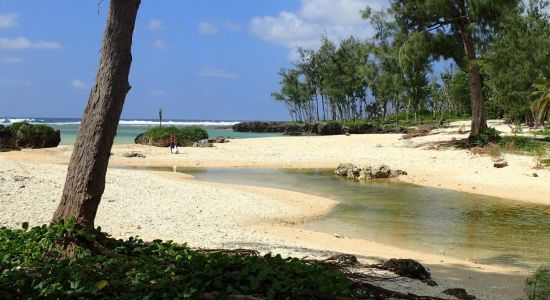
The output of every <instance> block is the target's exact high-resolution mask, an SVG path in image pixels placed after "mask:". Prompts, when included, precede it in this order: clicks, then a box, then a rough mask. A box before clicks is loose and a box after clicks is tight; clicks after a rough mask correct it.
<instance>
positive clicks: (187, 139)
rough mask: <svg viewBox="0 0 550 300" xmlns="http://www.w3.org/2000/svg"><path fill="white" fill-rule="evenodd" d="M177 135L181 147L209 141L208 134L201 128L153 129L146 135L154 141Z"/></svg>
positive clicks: (170, 127)
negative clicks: (204, 140)
mask: <svg viewBox="0 0 550 300" xmlns="http://www.w3.org/2000/svg"><path fill="white" fill-rule="evenodd" d="M172 134H175V135H176V138H177V140H178V144H180V145H184V146H187V145H190V144H193V143H194V142H196V141H199V140H203V139H207V138H208V132H207V131H206V130H205V129H204V128H201V127H199V126H186V127H180V128H178V127H175V126H165V127H153V128H150V129H149V130H147V131H146V132H145V133H144V135H145V136H146V137H148V138H151V139H154V140H168V139H169V138H170V135H172Z"/></svg>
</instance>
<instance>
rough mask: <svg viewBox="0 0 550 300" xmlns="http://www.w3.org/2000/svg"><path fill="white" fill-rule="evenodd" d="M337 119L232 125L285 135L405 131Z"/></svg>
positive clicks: (248, 129) (244, 130) (243, 128)
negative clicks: (346, 123) (346, 122)
mask: <svg viewBox="0 0 550 300" xmlns="http://www.w3.org/2000/svg"><path fill="white" fill-rule="evenodd" d="M342 124H345V123H342V122H338V121H323V122H309V123H293V122H260V121H252V122H241V123H237V124H235V125H233V127H232V129H233V131H235V132H257V133H266V132H268V133H284V134H287V135H300V134H302V135H303V134H317V135H339V134H346V133H350V134H369V133H370V134H375V133H406V132H407V129H406V128H404V127H381V126H378V125H375V124H372V123H366V122H359V123H355V124H352V125H349V126H344V125H342Z"/></svg>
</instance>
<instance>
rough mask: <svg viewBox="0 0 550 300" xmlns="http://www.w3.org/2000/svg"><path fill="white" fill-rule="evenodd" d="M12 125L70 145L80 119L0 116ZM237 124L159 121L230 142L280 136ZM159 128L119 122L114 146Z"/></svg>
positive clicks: (143, 121)
mask: <svg viewBox="0 0 550 300" xmlns="http://www.w3.org/2000/svg"><path fill="white" fill-rule="evenodd" d="M15 122H29V123H32V124H44V125H48V126H51V127H53V128H54V129H56V130H59V131H60V133H61V143H60V145H72V144H74V142H75V141H76V135H77V133H78V129H79V127H80V119H75V118H6V117H0V125H4V126H9V125H10V124H13V123H15ZM236 123H239V121H224V120H163V121H162V125H163V126H177V127H182V126H191V125H195V126H201V127H203V128H205V129H206V131H207V132H208V136H209V137H217V136H223V137H228V138H232V139H240V138H259V137H273V136H280V135H281V134H278V133H248V132H234V131H233V130H231V126H233V125H234V124H236ZM155 126H159V122H158V120H146V119H126V120H120V122H119V124H118V128H117V134H116V137H115V141H114V143H115V144H133V143H134V139H135V138H136V136H137V135H138V134H140V133H143V132H145V131H146V130H147V129H149V128H151V127H155Z"/></svg>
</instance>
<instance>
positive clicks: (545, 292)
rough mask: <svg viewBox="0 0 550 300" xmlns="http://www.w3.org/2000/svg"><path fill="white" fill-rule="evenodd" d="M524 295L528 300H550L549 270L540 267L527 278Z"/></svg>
mask: <svg viewBox="0 0 550 300" xmlns="http://www.w3.org/2000/svg"><path fill="white" fill-rule="evenodd" d="M525 294H526V297H527V299H528V300H543V299H550V268H549V267H548V266H541V267H539V268H538V269H537V271H536V272H535V273H534V274H533V275H531V276H530V277H529V278H527V280H526V282H525Z"/></svg>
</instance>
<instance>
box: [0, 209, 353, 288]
mask: <svg viewBox="0 0 550 300" xmlns="http://www.w3.org/2000/svg"><path fill="white" fill-rule="evenodd" d="M97 234H99V232H98V233H97ZM97 240H98V239H97V238H96V235H95V234H90V233H88V232H85V231H82V230H80V229H79V228H78V226H77V225H76V224H75V221H74V219H72V220H69V221H66V222H64V223H56V224H52V225H51V226H49V227H47V226H45V225H44V226H42V227H33V228H29V227H28V224H27V223H24V226H23V229H22V230H11V229H7V228H5V227H2V228H0V270H1V273H0V287H1V288H0V298H1V299H14V298H19V299H34V298H47V299H67V298H73V299H78V298H109V299H111V298H115V299H116V298H118V299H137V298H155V299H157V298H170V299H174V298H182V299H197V298H199V297H201V296H202V295H203V294H204V293H210V292H215V293H219V295H220V296H221V297H223V296H224V295H229V294H243V295H257V296H259V297H262V298H264V297H265V298H268V299H310V298H314V296H313V295H316V294H322V295H327V296H330V295H332V296H336V295H341V296H350V295H351V294H352V292H351V288H352V285H351V281H349V280H348V279H346V278H345V276H344V275H343V274H342V273H340V272H338V271H336V270H334V269H331V268H329V267H327V266H326V265H323V264H319V263H306V262H303V261H301V260H299V259H296V258H287V259H283V258H281V256H279V255H277V256H272V255H269V254H268V255H265V256H243V255H231V254H225V253H205V252H200V251H195V250H191V249H189V248H186V247H185V246H181V245H177V244H174V243H172V242H171V241H167V242H162V241H160V240H155V241H153V242H150V243H148V242H143V241H142V240H140V239H135V238H129V239H128V240H126V241H123V240H115V239H112V238H106V239H103V242H102V246H104V247H106V248H107V249H110V250H111V251H112V252H113V253H115V254H116V255H111V256H103V255H96V254H94V253H92V251H91V250H90V249H89V248H87V247H86V246H83V245H86V243H87V242H93V241H97ZM71 242H73V243H74V242H77V243H75V244H72V245H74V248H73V249H72V253H74V257H72V258H71V259H66V258H64V255H63V252H62V250H61V247H62V245H67V243H69V244H70V243H71ZM121 255H124V256H125V257H122V256H121ZM119 256H120V257H119Z"/></svg>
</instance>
